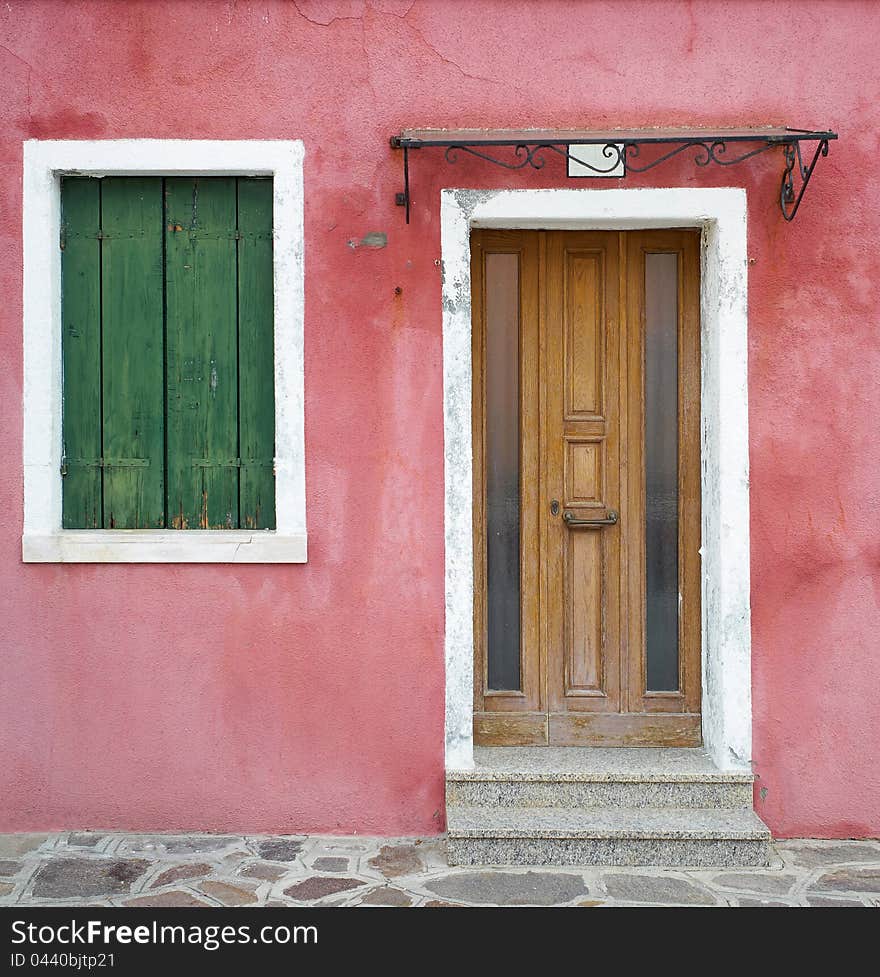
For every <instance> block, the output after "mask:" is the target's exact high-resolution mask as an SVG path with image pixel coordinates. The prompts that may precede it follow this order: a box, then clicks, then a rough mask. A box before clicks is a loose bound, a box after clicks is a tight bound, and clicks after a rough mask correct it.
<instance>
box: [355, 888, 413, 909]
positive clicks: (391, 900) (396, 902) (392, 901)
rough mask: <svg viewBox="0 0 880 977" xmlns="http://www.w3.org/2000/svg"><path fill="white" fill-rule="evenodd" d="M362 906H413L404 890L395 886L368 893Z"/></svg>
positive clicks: (362, 901)
mask: <svg viewBox="0 0 880 977" xmlns="http://www.w3.org/2000/svg"><path fill="white" fill-rule="evenodd" d="M360 904H361V905H362V906H411V905H412V899H411V898H410V896H408V895H407V894H406V893H405V892H404V891H403V890H402V889H395V888H394V887H393V886H390V885H386V886H382V888H381V889H373V891H372V892H368V893H367V894H366V895H365V896H364V898H363V899H362V900H361V903H360Z"/></svg>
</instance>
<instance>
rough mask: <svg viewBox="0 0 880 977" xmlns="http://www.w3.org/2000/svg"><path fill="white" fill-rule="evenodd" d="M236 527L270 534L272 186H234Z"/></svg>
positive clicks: (248, 181)
mask: <svg viewBox="0 0 880 977" xmlns="http://www.w3.org/2000/svg"><path fill="white" fill-rule="evenodd" d="M238 230H239V235H240V236H239V241H238V330H239V332H238V335H239V343H238V345H239V360H238V368H239V397H240V403H239V440H240V451H241V477H240V485H239V492H240V494H239V498H240V512H241V525H242V527H243V528H247V529H274V528H275V476H274V473H273V467H272V461H273V458H274V455H275V383H274V362H275V355H274V295H273V269H272V181H271V180H266V179H252V178H245V177H240V178H239V180H238Z"/></svg>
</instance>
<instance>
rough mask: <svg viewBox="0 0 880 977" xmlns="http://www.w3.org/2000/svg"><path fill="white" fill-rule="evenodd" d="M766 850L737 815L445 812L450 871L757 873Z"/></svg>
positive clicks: (762, 831) (751, 823) (766, 835)
mask: <svg viewBox="0 0 880 977" xmlns="http://www.w3.org/2000/svg"><path fill="white" fill-rule="evenodd" d="M769 843H770V832H769V831H768V830H767V827H766V826H765V825H764V823H763V822H762V821H761V820H760V818H758V816H757V815H756V814H755V813H754V812H753V811H751V810H742V809H736V810H731V809H720V810H719V809H699V808H671V807H664V808H644V807H639V808H618V807H592V808H583V809H565V808H559V807H545V808H539V807H533V808H510V807H501V808H493V807H487V806H484V805H481V806H477V807H464V806H458V805H453V806H451V807H448V808H447V855H448V858H449V862H450V864H452V865H658V866H659V865H667V866H668V865H677V866H724V867H728V866H748V865H751V866H760V865H767V864H768V861H769Z"/></svg>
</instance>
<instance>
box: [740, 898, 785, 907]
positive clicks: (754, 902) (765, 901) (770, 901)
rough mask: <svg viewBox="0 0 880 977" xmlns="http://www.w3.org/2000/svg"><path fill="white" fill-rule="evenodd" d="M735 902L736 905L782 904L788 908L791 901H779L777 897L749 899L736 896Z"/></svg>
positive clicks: (760, 905)
mask: <svg viewBox="0 0 880 977" xmlns="http://www.w3.org/2000/svg"><path fill="white" fill-rule="evenodd" d="M736 903H737V905H738V906H754V907H762V906H783V907H785V908H790V907H791V903H789V902H781V901H780V900H779V899H749V898H748V896H742V897H737V900H736Z"/></svg>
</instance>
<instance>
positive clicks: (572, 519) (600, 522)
mask: <svg viewBox="0 0 880 977" xmlns="http://www.w3.org/2000/svg"><path fill="white" fill-rule="evenodd" d="M562 519H563V521H564V522H565V525H566V526H568V527H569V528H570V529H579V528H581V527H582V526H583V527H585V528H587V529H589V528H590V527H591V526H593V527H599V526H616V525H617V521H618V519H620V516H619V515H618V514H617V513H616V512H615V511H614V509H609V510H608V515H607V516H605V517H604V518H602V519H578V518H577V517H576V516H574V515H572V513H570V512H563V513H562Z"/></svg>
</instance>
